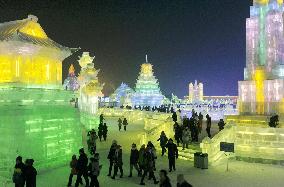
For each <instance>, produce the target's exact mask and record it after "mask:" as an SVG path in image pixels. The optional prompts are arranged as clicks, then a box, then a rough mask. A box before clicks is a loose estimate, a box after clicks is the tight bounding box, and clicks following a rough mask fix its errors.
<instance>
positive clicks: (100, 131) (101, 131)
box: [98, 123, 103, 142]
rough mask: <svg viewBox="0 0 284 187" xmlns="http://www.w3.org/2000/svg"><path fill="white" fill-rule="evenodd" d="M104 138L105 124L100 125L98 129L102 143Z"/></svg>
mask: <svg viewBox="0 0 284 187" xmlns="http://www.w3.org/2000/svg"><path fill="white" fill-rule="evenodd" d="M102 136H103V124H102V123H100V124H99V127H98V137H99V139H100V142H101V141H102Z"/></svg>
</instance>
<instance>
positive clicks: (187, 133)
mask: <svg viewBox="0 0 284 187" xmlns="http://www.w3.org/2000/svg"><path fill="white" fill-rule="evenodd" d="M189 141H190V131H189V129H188V128H187V127H186V128H185V129H184V130H183V132H182V150H184V148H185V147H186V148H187V149H188V144H189Z"/></svg>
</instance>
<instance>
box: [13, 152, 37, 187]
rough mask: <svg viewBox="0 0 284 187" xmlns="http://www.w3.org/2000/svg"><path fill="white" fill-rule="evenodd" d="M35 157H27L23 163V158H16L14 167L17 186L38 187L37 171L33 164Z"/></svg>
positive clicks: (14, 179)
mask: <svg viewBox="0 0 284 187" xmlns="http://www.w3.org/2000/svg"><path fill="white" fill-rule="evenodd" d="M33 163H34V160H33V159H26V161H25V163H23V158H22V157H21V156H18V157H17V158H16V165H15V167H14V173H13V177H12V179H13V182H14V183H15V187H24V186H25V185H26V187H36V175H37V171H36V169H35V168H34V166H33Z"/></svg>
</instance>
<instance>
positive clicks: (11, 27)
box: [0, 16, 82, 178]
mask: <svg viewBox="0 0 284 187" xmlns="http://www.w3.org/2000/svg"><path fill="white" fill-rule="evenodd" d="M74 50H75V49H70V48H67V47H64V46H62V45H60V44H57V43H56V42H54V41H52V40H51V39H49V38H48V36H47V35H46V34H45V32H44V30H43V29H42V28H41V26H40V25H39V24H38V23H37V18H36V17H35V16H29V17H28V18H27V19H23V20H17V21H11V22H7V23H2V24H0V70H1V71H0V100H1V102H0V111H1V112H0V115H1V116H0V131H1V136H0V143H1V148H0V175H1V176H8V177H9V178H10V177H11V173H12V170H13V166H14V164H15V158H16V156H18V155H21V156H22V157H23V158H24V159H26V158H33V159H34V160H35V167H36V168H37V169H39V170H41V169H47V168H50V167H57V166H59V165H63V164H66V163H67V162H68V161H69V159H70V157H71V156H72V154H74V153H77V152H78V149H79V148H80V147H81V146H82V137H81V124H80V121H79V113H78V110H76V109H75V108H74V107H72V106H70V100H71V99H72V97H73V93H71V92H69V91H64V90H62V82H61V79H62V78H61V77H62V73H61V72H62V60H63V59H65V58H66V57H68V56H69V55H71V54H72V52H74ZM58 88H59V89H58Z"/></svg>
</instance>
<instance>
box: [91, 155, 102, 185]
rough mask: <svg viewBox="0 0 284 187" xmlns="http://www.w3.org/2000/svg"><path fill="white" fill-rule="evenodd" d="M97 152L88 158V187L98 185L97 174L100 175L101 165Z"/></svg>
mask: <svg viewBox="0 0 284 187" xmlns="http://www.w3.org/2000/svg"><path fill="white" fill-rule="evenodd" d="M99 156H100V155H99V153H96V154H95V155H94V158H90V161H91V162H90V164H89V166H88V170H89V176H90V177H91V183H90V187H99V186H100V184H99V181H98V176H99V175H100V170H101V168H102V166H101V165H100V163H99V159H100V157H99Z"/></svg>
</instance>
